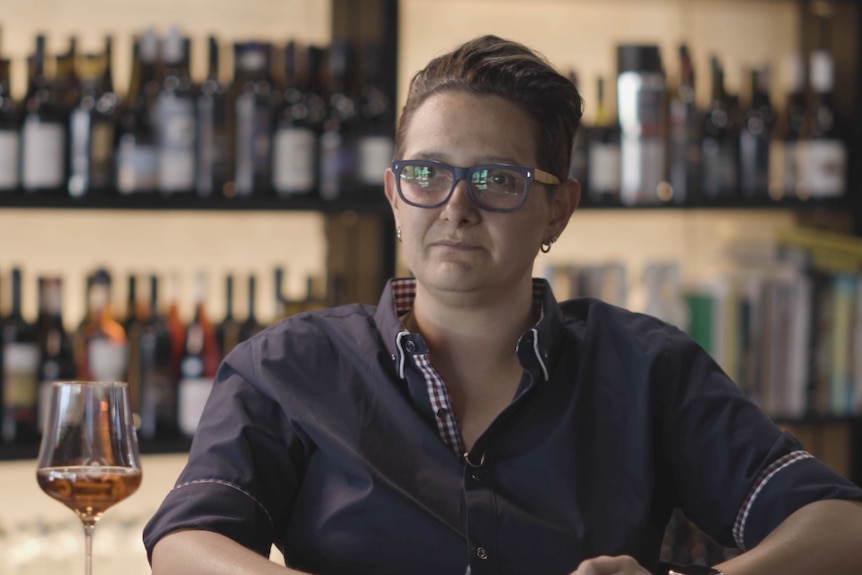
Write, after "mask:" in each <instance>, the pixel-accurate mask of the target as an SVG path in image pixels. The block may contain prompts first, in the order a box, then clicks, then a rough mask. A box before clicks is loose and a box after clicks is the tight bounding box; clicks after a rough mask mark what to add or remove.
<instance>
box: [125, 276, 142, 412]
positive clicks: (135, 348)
mask: <svg viewBox="0 0 862 575" xmlns="http://www.w3.org/2000/svg"><path fill="white" fill-rule="evenodd" d="M127 281H128V284H127V285H128V287H127V289H126V317H125V318H123V321H122V322H121V325H122V326H123V330H124V331H125V332H126V341H127V348H128V362H127V368H126V374H127V375H126V377H125V379H124V381H126V383H128V384H129V396H130V399H131V402H132V413H135V414H140V408H141V406H140V401H139V400H140V397H141V390H140V353H139V352H140V337H141V325H142V319H143V317H144V315H145V311H144V309H143V308H142V306H141V301H140V298H139V297H138V290H137V285H138V282H137V277H135V274H133V273H130V274H129V275H128V278H127Z"/></svg>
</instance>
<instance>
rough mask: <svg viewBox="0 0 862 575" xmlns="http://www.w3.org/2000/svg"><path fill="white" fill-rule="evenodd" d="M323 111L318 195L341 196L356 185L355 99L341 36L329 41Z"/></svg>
mask: <svg viewBox="0 0 862 575" xmlns="http://www.w3.org/2000/svg"><path fill="white" fill-rule="evenodd" d="M326 68H327V70H328V78H327V79H328V86H327V115H326V119H325V120H324V121H323V131H322V133H321V134H320V174H319V182H320V197H321V198H322V199H324V200H327V201H333V200H338V199H343V197H344V195H345V194H346V193H347V192H348V191H349V190H351V189H353V187H354V186H355V185H356V177H355V176H356V162H357V157H356V133H355V121H356V115H357V106H356V101H355V99H354V97H353V94H352V84H351V81H350V72H351V71H352V69H353V67H352V49H351V45H350V44H349V43H348V42H347V41H344V40H335V41H333V42H332V44H330V46H329V51H328V56H327V66H326Z"/></svg>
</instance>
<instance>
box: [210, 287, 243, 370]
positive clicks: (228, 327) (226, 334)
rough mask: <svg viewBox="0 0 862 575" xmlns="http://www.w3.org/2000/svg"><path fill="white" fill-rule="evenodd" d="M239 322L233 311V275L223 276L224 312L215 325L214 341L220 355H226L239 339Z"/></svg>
mask: <svg viewBox="0 0 862 575" xmlns="http://www.w3.org/2000/svg"><path fill="white" fill-rule="evenodd" d="M239 330H240V324H239V322H238V321H237V320H236V318H235V317H234V313H233V275H231V274H227V276H225V313H224V318H223V319H222V321H221V322H220V323H219V324H218V325H217V326H216V328H215V332H216V343H217V344H218V349H219V353H220V355H221V357H224V356H226V355H227V354H229V353H230V351H231V350H232V349H233V348H234V347H235V346H236V344H237V343H239V341H240V337H239Z"/></svg>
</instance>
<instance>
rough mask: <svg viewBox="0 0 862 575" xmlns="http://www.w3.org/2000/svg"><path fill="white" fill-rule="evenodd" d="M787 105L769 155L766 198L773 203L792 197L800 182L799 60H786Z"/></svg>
mask: <svg viewBox="0 0 862 575" xmlns="http://www.w3.org/2000/svg"><path fill="white" fill-rule="evenodd" d="M784 83H785V91H786V94H787V104H786V106H785V109H784V113H783V114H782V116H781V119H780V120H779V122H778V124H777V126H776V129H775V130H774V131H773V138H772V143H771V149H770V155H769V171H770V177H769V195H770V197H772V198H773V199H775V200H778V199H781V198H784V197H788V198H789V197H794V196H796V193H797V185H798V181H799V168H798V164H799V151H798V148H799V140H800V138H801V137H802V133H803V130H804V128H805V78H804V70H803V64H802V57H801V56H800V55H799V54H794V55H792V56H790V57H788V59H787V60H785V64H784Z"/></svg>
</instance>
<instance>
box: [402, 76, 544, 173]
mask: <svg viewBox="0 0 862 575" xmlns="http://www.w3.org/2000/svg"><path fill="white" fill-rule="evenodd" d="M537 131H538V128H537V125H536V122H535V121H534V120H533V119H532V117H530V115H529V114H527V113H526V112H525V111H524V110H522V109H521V108H519V107H518V106H517V105H516V104H514V103H512V102H510V101H508V100H506V99H504V98H501V97H500V96H495V95H477V94H471V93H467V92H463V91H458V90H447V91H443V92H438V93H436V94H433V95H431V96H429V97H428V98H427V99H426V100H425V101H424V102H423V103H422V104H421V105H419V107H417V108H416V110H415V111H414V112H413V115H412V117H411V118H410V120H409V124H408V126H407V129H406V131H405V132H404V142H403V149H404V157H405V158H416V157H431V158H434V159H440V160H444V161H449V162H450V163H453V164H455V165H462V166H464V165H470V164H473V163H477V162H482V161H504V162H509V163H519V164H527V165H533V164H534V163H535V160H536V142H537V137H536V134H537Z"/></svg>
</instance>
